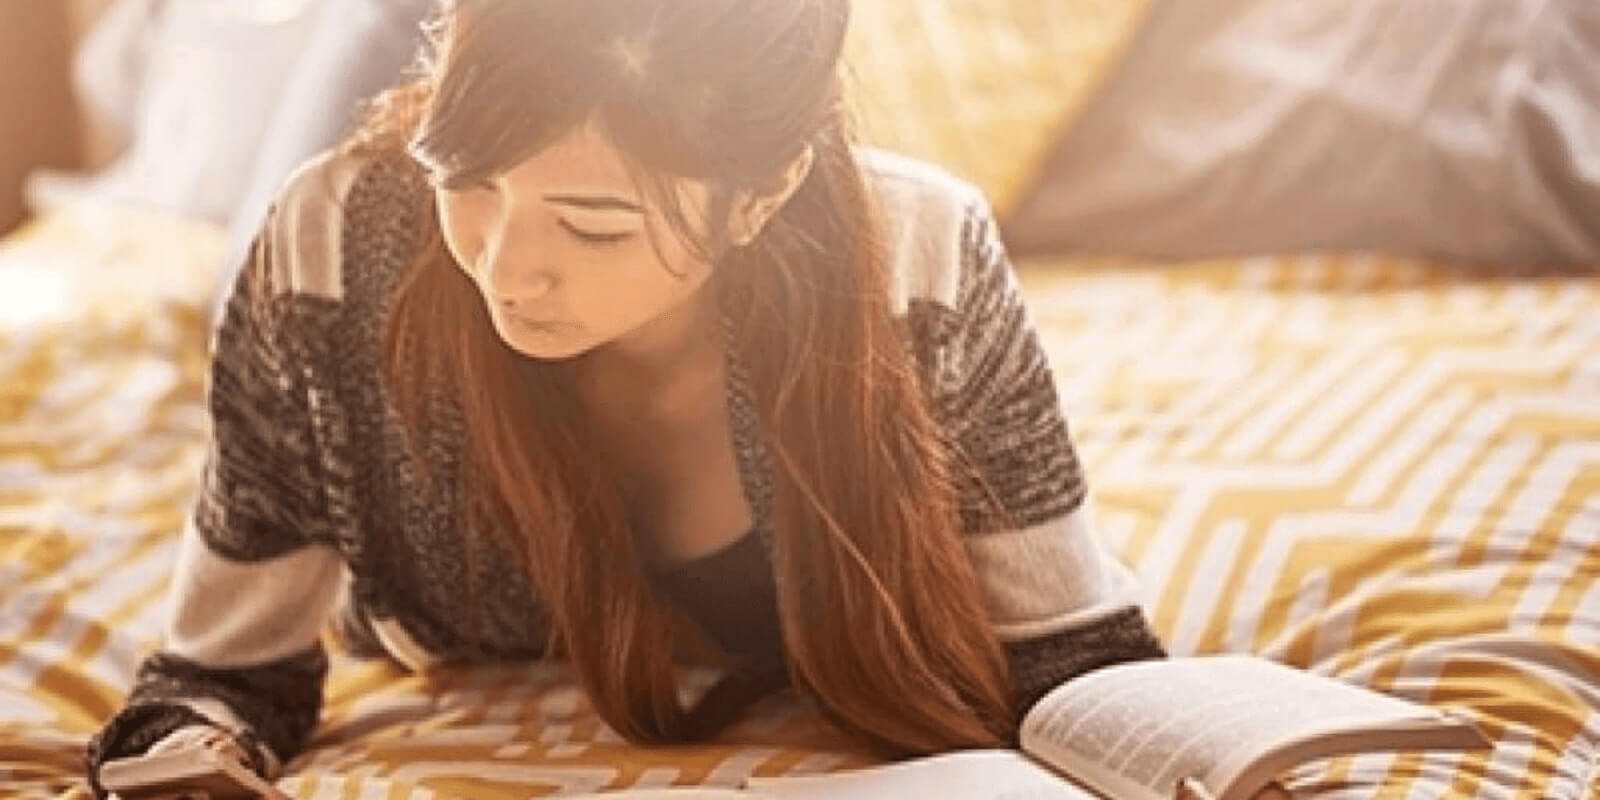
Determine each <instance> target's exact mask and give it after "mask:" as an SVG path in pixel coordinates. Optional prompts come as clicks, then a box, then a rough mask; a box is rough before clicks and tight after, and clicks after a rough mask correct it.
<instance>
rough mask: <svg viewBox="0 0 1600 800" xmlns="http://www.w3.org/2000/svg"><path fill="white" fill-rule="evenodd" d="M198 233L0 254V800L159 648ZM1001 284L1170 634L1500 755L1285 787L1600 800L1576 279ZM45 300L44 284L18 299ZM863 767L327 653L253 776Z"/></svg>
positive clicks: (552, 687)
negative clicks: (1257, 657) (1309, 680)
mask: <svg viewBox="0 0 1600 800" xmlns="http://www.w3.org/2000/svg"><path fill="white" fill-rule="evenodd" d="M107 226H110V227H107ZM86 240H92V241H94V242H96V243H97V244H96V245H95V247H96V249H95V250H94V257H93V258H90V259H85V257H84V254H85V250H84V249H83V248H84V244H83V243H84V241H86ZM220 246H221V243H220V241H219V237H218V236H217V233H216V232H215V231H211V230H209V229H205V228H196V227H194V226H185V225H181V224H175V223H170V222H163V221H159V220H150V219H144V220H134V221H131V222H130V221H129V220H126V219H120V220H109V221H108V220H106V219H99V220H98V221H97V220H95V219H81V218H72V217H62V218H56V219H53V220H50V221H48V222H47V223H45V224H42V225H40V226H36V227H35V228H34V229H33V230H31V231H30V232H28V233H26V234H24V235H22V236H20V237H14V239H13V240H12V241H11V242H10V243H9V244H8V245H7V246H6V247H5V248H4V249H0V286H4V287H9V288H7V290H6V291H5V292H0V300H10V301H11V305H12V306H13V307H15V308H20V309H22V311H16V312H15V313H14V315H13V316H12V317H11V318H12V319H16V318H19V316H20V315H21V314H22V313H23V311H27V309H29V308H31V309H32V311H31V312H29V313H30V314H31V317H30V319H29V322H28V324H25V325H23V324H8V325H7V326H6V327H4V328H3V329H0V796H5V797H55V796H60V795H81V793H82V792H83V791H84V790H83V787H82V785H81V776H80V769H81V767H80V760H81V752H82V748H83V744H84V742H85V741H86V739H87V738H88V736H89V735H90V734H91V733H92V732H93V731H94V730H95V729H96V728H97V727H98V726H99V724H100V722H101V721H102V720H103V719H104V718H105V717H106V716H108V715H109V714H110V713H111V712H112V711H113V710H114V709H115V708H116V707H117V706H118V705H119V704H120V703H121V701H122V695H123V693H124V692H125V691H126V689H127V687H128V685H129V683H130V681H131V679H132V673H133V669H134V667H135V666H136V664H137V661H138V659H139V657H140V656H141V655H142V654H143V653H144V652H145V651H146V650H147V649H148V648H150V647H152V646H153V645H154V644H155V643H156V641H157V638H158V636H159V632H160V625H161V618H162V606H163V600H164V596H165V588H166V581H167V577H168V574H169V572H170V570H171V567H172V560H173V554H174V549H175V544H176V531H177V530H178V529H179V522H180V520H181V519H182V516H183V515H184V514H185V512H186V510H187V504H188V501H189V498H190V497H191V496H192V493H193V491H194V489H195V481H196V480H197V479H198V476H199V475H200V465H201V459H202V457H203V450H204V443H205V435H206V431H205V426H206V417H205V413H204V408H203V404H202V385H203V375H204V368H205V349H206V339H207V330H206V323H205V321H204V320H205V315H204V314H203V312H202V310H201V309H202V308H203V306H204V303H205V301H206V298H207V297H209V286H208V281H207V280H206V279H205V277H204V276H205V275H207V274H209V270H210V268H211V266H212V265H213V264H214V259H215V258H216V255H217V253H219V252H220ZM64 265H65V266H64ZM72 265H76V266H72ZM1024 284H1025V286H1026V287H1027V290H1028V292H1029V297H1030V301H1031V308H1032V310H1033V315H1034V318H1035V321H1036V322H1037V324H1038V326H1039V328H1040V330H1041V334H1042V336H1043V338H1044V341H1045V342H1046V345H1047V348H1048V350H1049V351H1050V353H1051V356H1052V359H1053V360H1054V363H1055V365H1056V368H1057V374H1058V377H1059V380H1060V383H1061V387H1062V391H1063V397H1064V400H1065V402H1066V403H1067V405H1068V407H1069V408H1068V410H1069V416H1070V418H1071V419H1072V420H1073V422H1074V424H1075V425H1076V428H1075V432H1076V435H1077V439H1078V442H1079V445H1080V448H1081V450H1082V454H1083V456H1084V458H1085V460H1086V462H1087V463H1088V466H1089V472H1090V476H1091V480H1092V481H1093V483H1094V485H1095V491H1096V498H1097V500H1096V504H1097V509H1098V511H1097V515H1098V520H1099V522H1100V528H1101V530H1102V531H1103V532H1104V534H1105V535H1107V536H1108V537H1109V538H1110V539H1111V540H1112V542H1113V543H1114V544H1115V545H1116V546H1117V547H1118V548H1119V549H1120V550H1121V551H1122V553H1123V554H1124V556H1125V557H1126V558H1127V559H1128V561H1129V562H1130V563H1131V564H1133V565H1134V566H1136V567H1137V569H1138V570H1139V572H1140V574H1141V576H1142V577H1143V579H1144V582H1145V585H1146V591H1147V599H1148V602H1149V607H1150V610H1151V613H1152V617H1153V619H1154V621H1155V623H1156V625H1157V627H1158V629H1159V630H1160V632H1161V633H1162V635H1163V637H1164V638H1165V639H1166V641H1167V642H1168V643H1169V644H1170V645H1171V647H1172V649H1173V650H1174V651H1175V652H1177V653H1195V652H1213V651H1249V652H1256V653H1262V654H1265V655H1268V656H1271V657H1273V658H1278V659H1282V660H1285V661H1288V662H1290V663H1293V664H1296V665H1298V666H1302V667H1305V668H1308V669H1311V670H1314V671H1317V672H1320V673H1324V674H1329V675H1335V676H1338V677H1340V678H1343V679H1346V680H1351V681H1356V682H1359V683H1363V684H1366V685H1370V686H1373V687H1376V688H1378V689H1381V690H1384V691H1388V692H1393V693H1396V694H1400V695H1403V696H1406V697H1410V698H1414V699H1417V700H1421V701H1424V702H1428V703H1433V704H1437V705H1442V706H1448V707H1452V708H1457V709H1461V710H1463V711H1465V712H1467V713H1469V714H1471V715H1473V716H1474V717H1475V718H1476V719H1478V721H1479V722H1480V724H1481V725H1482V727H1483V729H1484V730H1485V731H1486V732H1487V733H1488V734H1489V736H1490V737H1491V738H1492V739H1494V741H1495V743H1496V747H1495V749H1494V751H1493V752H1491V753H1487V754H1472V755H1467V756H1458V755H1449V756H1444V755H1439V756H1433V755H1423V754H1409V755H1401V756H1397V757H1396V756H1387V755H1375V756H1371V757H1363V758H1355V759H1344V760H1339V761H1334V762H1327V763H1317V764H1313V765H1311V766H1309V767H1307V768H1305V769H1303V770H1301V771H1299V772H1297V773H1296V774H1295V775H1293V776H1292V778H1291V780H1290V781H1289V783H1290V785H1291V787H1292V788H1294V789H1296V790H1297V791H1298V792H1300V793H1302V794H1303V795H1304V796H1308V797H1319V798H1321V797H1326V798H1342V797H1349V798H1356V797H1360V798H1366V797H1374V796H1377V797H1392V798H1433V797H1447V796H1463V797H1473V796H1477V797H1516V798H1530V799H1532V798H1580V797H1592V796H1594V786H1595V781H1596V773H1595V763H1596V753H1597V749H1596V746H1597V741H1600V688H1597V686H1600V678H1597V676H1600V583H1597V580H1596V576H1600V313H1597V312H1596V309H1597V308H1600V277H1593V276H1589V277H1582V276H1558V275H1547V276H1537V275H1528V276H1521V277H1487V278H1486V277H1473V276H1472V275H1469V274H1464V273H1457V272H1453V271H1450V270H1448V269H1444V268H1440V267H1432V266H1428V265H1423V264H1416V263H1410V262H1403V261H1395V260H1389V259H1383V258H1333V257H1329V258H1321V259H1309V260H1308V259H1268V260H1256V261H1245V262H1225V263H1212V264H1198V265H1185V266H1166V267H1156V266H1150V265H1137V264H1103V263H1102V264H1094V265H1086V264H1070V265H1069V264H1050V265H1045V264H1029V265H1024ZM52 287H53V288H52ZM52 292H54V293H55V294H52ZM50 296H59V297H60V298H63V299H64V300H65V301H66V302H61V303H56V304H54V305H51V304H49V303H36V302H34V301H33V300H26V301H25V300H24V298H25V297H26V298H40V297H50ZM30 304H31V305H30ZM867 761H868V759H867V758H866V757H865V756H863V755H861V754H859V753H852V752H850V750H849V748H848V747H846V746H845V744H844V742H843V740H842V739H841V738H839V737H838V736H837V735H836V734H834V733H833V732H832V731H831V730H830V729H829V728H828V726H827V725H826V724H825V723H823V722H822V721H821V720H820V719H818V718H817V717H816V716H815V715H814V714H813V713H811V712H809V711H807V710H806V709H802V708H797V707H794V706H792V705H788V704H786V703H784V702H776V701H775V702H771V703H769V705H767V706H765V707H764V708H763V709H762V710H761V713H760V714H758V715H757V716H756V717H755V718H753V719H751V720H749V721H748V722H746V723H744V724H743V725H741V726H740V727H739V728H738V729H737V730H736V731H735V732H734V733H733V734H731V735H730V736H729V738H728V739H727V741H726V742H725V743H722V744H718V745H715V746H706V747H683V748H667V749H644V748H637V747H632V746H629V745H627V744H626V743H623V742H621V741H620V740H619V739H618V738H617V737H616V736H614V735H612V734H611V733H610V732H609V731H607V730H606V729H605V728H604V727H603V726H602V725H600V724H599V722H598V720H597V719H596V717H595V715H594V714H593V713H592V712H591V711H590V710H589V708H588V706H587V704H586V703H585V702H584V700H583V699H582V697H581V693H580V692H578V691H577V689H576V688H575V686H574V685H573V683H572V682H571V681H570V680H569V679H568V677H567V676H566V675H565V674H564V673H563V671H562V670H561V668H559V667H557V666H550V665H544V666H499V667H486V668H469V669H455V670H446V671H440V672H437V673H432V674H428V675H407V674H404V673H402V672H401V671H400V670H398V669H396V668H395V667H393V666H391V665H389V664H387V663H381V662H359V661H353V660H349V659H345V658H336V662H335V667H334V672H333V675H332V677H331V679H330V682H329V687H328V704H327V709H326V711H325V718H324V722H323V725H322V727H321V729H320V730H319V733H318V736H317V739H316V741H315V743H314V745H313V747H312V749H311V750H310V751H309V752H308V753H307V754H306V755H305V756H303V757H302V758H300V759H299V760H297V761H295V762H294V763H292V764H291V765H290V770H289V772H290V777H287V778H286V779H284V780H283V781H282V782H281V783H280V786H281V787H282V788H283V789H284V790H285V791H286V792H288V793H290V794H291V795H294V796H298V797H305V798H313V797H328V798H344V797H352V798H353V797H402V796H429V795H430V794H431V796H436V797H460V796H467V797H503V798H512V797H519V798H520V797H529V796H545V795H554V794H563V793H572V792H579V791H593V790H596V789H605V788H621V787H633V786H661V785H667V784H708V785H732V784H737V783H738V782H739V781H741V780H742V779H744V778H745V777H747V776H749V775H751V774H762V775H776V774H785V773H790V772H813V771H820V770H829V769H835V768H839V767H843V766H850V765H858V764H863V763H867ZM1586 791H1587V792H1588V794H1587V795H1586V794H1585V792H1586Z"/></svg>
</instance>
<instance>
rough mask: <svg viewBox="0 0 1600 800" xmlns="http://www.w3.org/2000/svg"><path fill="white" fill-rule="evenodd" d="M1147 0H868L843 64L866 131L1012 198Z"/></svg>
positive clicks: (999, 204)
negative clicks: (848, 75)
mask: <svg viewBox="0 0 1600 800" xmlns="http://www.w3.org/2000/svg"><path fill="white" fill-rule="evenodd" d="M1147 2H1148V0H868V1H867V2H857V3H855V5H854V9H853V14H854V17H853V19H852V20H851V33H850V40H849V42H848V44H847V48H846V61H847V65H848V66H849V68H850V69H851V71H852V72H853V74H854V83H855V85H854V87H853V97H852V103H853V105H854V108H855V113H856V116H857V117H858V120H859V123H860V126H861V131H860V133H861V134H862V138H863V139H864V140H865V142H866V143H868V144H872V145H875V146H878V147H882V148H885V149H889V150H894V151H897V152H901V153H904V154H906V155H911V156H915V157H918V158H922V159H926V160H929V161H933V162H935V163H938V164H940V165H941V166H943V167H945V168H947V169H949V170H951V171H952V172H954V173H956V174H958V175H960V176H961V177H963V178H966V179H967V180H970V181H973V182H975V183H977V184H978V185H979V186H980V187H982V188H983V189H984V190H985V191H986V192H987V193H988V194H989V197H990V200H991V201H992V202H993V203H994V205H995V207H996V208H997V209H998V210H1000V211H1001V212H1002V213H1003V212H1004V211H1005V210H1006V209H1008V208H1010V207H1012V206H1013V205H1014V204H1015V201H1016V200H1017V199H1018V198H1019V197H1020V196H1021V194H1022V191H1023V189H1024V187H1026V186H1027V185H1029V184H1030V183H1031V182H1032V179H1033V175H1034V173H1035V172H1036V171H1037V168H1038V167H1039V165H1040V163H1041V162H1042V161H1043V159H1044V157H1045V156H1046V155H1047V153H1048V151H1049V149H1050V147H1051V145H1052V144H1053V143H1054V141H1055V140H1056V138H1057V136H1058V135H1059V134H1060V132H1061V131H1062V130H1063V129H1064V128H1065V126H1066V125H1067V123H1068V121H1069V120H1070V119H1071V118H1072V116H1073V113H1074V112H1075V110H1076V109H1077V108H1078V107H1079V105H1080V103H1081V102H1082V99H1083V97H1084V96H1085V95H1086V94H1087V92H1088V91H1089V90H1090V89H1091V88H1093V87H1094V86H1095V85H1096V83H1097V81H1098V80H1099V76H1100V75H1101V74H1102V73H1104V72H1105V71H1106V70H1107V67H1108V66H1110V65H1112V63H1113V62H1114V61H1115V60H1116V56H1117V55H1118V54H1119V53H1120V50H1121V45H1122V43H1123V42H1124V41H1126V40H1127V39H1128V38H1129V37H1130V35H1131V34H1132V32H1133V31H1134V30H1135V29H1136V28H1137V27H1138V26H1139V24H1140V23H1141V21H1142V18H1143V12H1144V9H1145V7H1146V4H1147Z"/></svg>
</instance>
